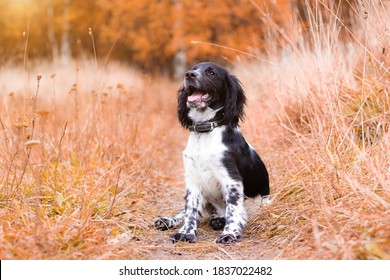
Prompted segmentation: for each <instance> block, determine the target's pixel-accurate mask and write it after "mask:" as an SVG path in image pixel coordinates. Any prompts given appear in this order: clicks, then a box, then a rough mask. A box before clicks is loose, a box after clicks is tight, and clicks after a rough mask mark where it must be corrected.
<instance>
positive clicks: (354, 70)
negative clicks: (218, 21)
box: [240, 1, 390, 259]
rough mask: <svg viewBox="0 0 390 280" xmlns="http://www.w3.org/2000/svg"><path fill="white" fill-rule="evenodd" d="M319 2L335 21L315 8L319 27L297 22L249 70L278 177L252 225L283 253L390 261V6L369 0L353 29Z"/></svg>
mask: <svg viewBox="0 0 390 280" xmlns="http://www.w3.org/2000/svg"><path fill="white" fill-rule="evenodd" d="M319 3H320V4H321V5H322V6H323V8H322V9H321V10H322V13H324V11H325V12H326V13H327V17H328V18H330V22H325V21H322V18H325V17H322V16H321V13H320V12H319V11H315V10H310V9H308V11H307V13H308V18H309V19H310V25H309V28H308V29H307V30H302V29H299V25H293V26H291V33H290V34H286V36H288V37H289V42H290V43H289V44H287V45H285V46H284V47H283V48H282V49H280V50H275V49H274V48H270V49H271V50H273V51H272V52H271V53H270V54H269V56H268V57H267V58H266V60H269V61H271V62H272V64H271V65H270V64H267V65H265V64H255V65H252V67H249V68H246V69H240V71H241V73H242V72H244V71H246V72H247V74H246V75H245V79H246V80H245V82H244V84H247V85H251V87H252V88H250V93H251V98H253V99H254V100H256V101H257V104H258V107H257V108H256V109H254V108H252V109H250V110H251V113H250V120H249V122H250V124H249V125H250V126H251V130H250V131H252V133H254V137H257V138H255V139H257V144H258V145H259V146H260V148H259V149H260V150H261V146H263V149H264V150H265V151H264V153H265V156H266V157H267V160H268V163H269V165H270V169H271V170H272V179H273V180H272V190H273V201H274V203H273V204H272V205H271V206H270V207H269V208H267V209H265V210H264V211H263V212H259V213H258V214H257V216H256V219H255V220H254V221H253V222H252V227H253V228H254V230H262V231H263V237H266V238H269V246H274V247H277V248H280V254H279V255H278V256H277V257H278V258H300V259H304V258H315V259H323V258H332V259H334V258H336V259H339V258H340V259H356V258H361V259H367V258H368V259H373V258H374V259H377V258H379V259H389V258H390V215H389V214H390V187H389V186H390V159H389V156H390V154H389V152H390V146H389V144H390V132H389V120H390V119H389V118H390V115H389V114H390V111H389V108H390V100H389V91H390V87H389V86H390V52H389V50H390V33H389V28H390V25H389V21H388V19H389V18H390V14H389V7H388V4H386V3H385V2H384V1H361V3H363V4H364V6H360V9H359V10H355V13H356V14H355V25H354V26H353V27H347V26H346V25H344V23H343V22H342V21H341V19H340V18H339V16H338V14H337V10H334V9H332V8H330V7H328V6H326V5H325V4H324V2H319ZM386 5H387V6H386ZM272 44H273V45H275V41H271V42H270V45H272ZM272 65H277V66H272ZM254 81H255V82H254ZM251 106H252V107H253V103H251ZM272 112H276V114H272ZM248 119H249V118H248ZM255 144H256V142H255ZM265 147H266V148H265ZM267 154H268V155H267Z"/></svg>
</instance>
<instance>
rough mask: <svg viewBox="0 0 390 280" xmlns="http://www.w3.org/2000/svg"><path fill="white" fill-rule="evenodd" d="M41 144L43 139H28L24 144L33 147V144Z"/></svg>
mask: <svg viewBox="0 0 390 280" xmlns="http://www.w3.org/2000/svg"><path fill="white" fill-rule="evenodd" d="M39 144H41V140H28V141H26V142H25V143H24V146H25V147H31V146H35V145H39Z"/></svg>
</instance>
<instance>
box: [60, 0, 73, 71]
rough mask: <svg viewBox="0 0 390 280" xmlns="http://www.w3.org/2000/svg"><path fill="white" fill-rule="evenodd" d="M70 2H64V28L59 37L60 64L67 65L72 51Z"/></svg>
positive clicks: (66, 0) (68, 0)
mask: <svg viewBox="0 0 390 280" xmlns="http://www.w3.org/2000/svg"><path fill="white" fill-rule="evenodd" d="M70 3H71V0H64V12H63V16H64V26H63V30H62V36H61V63H62V64H64V65H65V64H68V63H69V62H70V61H71V59H72V50H71V45H70V27H71V26H70V22H69V6H70Z"/></svg>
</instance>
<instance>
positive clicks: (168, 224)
mask: <svg viewBox="0 0 390 280" xmlns="http://www.w3.org/2000/svg"><path fill="white" fill-rule="evenodd" d="M154 226H155V227H156V228H157V229H159V230H167V229H170V228H172V219H170V218H158V219H157V220H156V221H155V222H154Z"/></svg>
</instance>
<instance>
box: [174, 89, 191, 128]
mask: <svg viewBox="0 0 390 280" xmlns="http://www.w3.org/2000/svg"><path fill="white" fill-rule="evenodd" d="M177 103H178V104H177V116H178V118H179V121H180V123H181V125H182V126H183V127H184V128H188V127H189V126H190V125H191V124H192V121H191V119H190V118H189V117H188V112H189V109H188V107H187V92H186V91H185V89H184V86H181V88H180V89H179V90H178V92H177Z"/></svg>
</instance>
